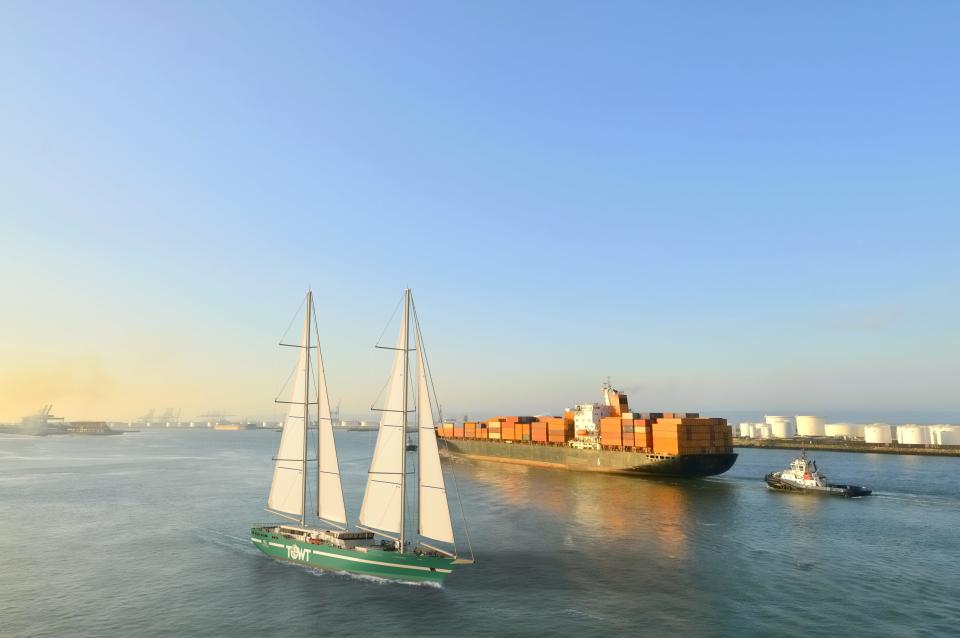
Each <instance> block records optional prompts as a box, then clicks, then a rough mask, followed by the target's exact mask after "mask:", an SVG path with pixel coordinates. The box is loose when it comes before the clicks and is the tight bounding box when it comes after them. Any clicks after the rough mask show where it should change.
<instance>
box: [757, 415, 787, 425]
mask: <svg viewBox="0 0 960 638" xmlns="http://www.w3.org/2000/svg"><path fill="white" fill-rule="evenodd" d="M763 422H764V423H766V424H767V425H773V424H774V423H780V422H787V423H793V417H792V416H775V415H769V414H768V415H767V416H765V417H763Z"/></svg>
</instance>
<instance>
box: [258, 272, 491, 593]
mask: <svg viewBox="0 0 960 638" xmlns="http://www.w3.org/2000/svg"><path fill="white" fill-rule="evenodd" d="M411 318H412V319H413V326H414V337H415V347H414V348H413V349H411V348H410V335H409V332H410V330H409V328H410V323H411ZM315 336H317V333H316V317H315V314H314V305H313V294H312V292H309V291H308V292H307V298H306V312H305V315H304V320H303V331H302V333H301V338H300V343H299V345H297V344H283V343H281V345H292V346H294V347H298V348H299V355H298V358H297V367H296V370H295V374H294V377H293V389H292V391H291V395H290V399H289V401H281V403H287V404H288V405H289V408H288V412H287V416H286V419H285V420H284V425H283V432H282V434H281V438H280V447H279V450H278V452H277V456H276V458H275V459H274V460H275V462H276V465H275V467H274V471H273V480H272V482H271V484H270V493H269V496H268V498H267V511H269V512H271V513H273V514H274V515H276V516H279V517H280V518H283V519H285V520H286V521H288V522H284V523H272V524H267V525H262V526H257V527H253V528H251V530H250V540H251V541H253V543H254V545H256V546H257V547H258V548H259V549H260V550H261V551H262V552H263V553H264V554H266V555H267V556H270V557H271V558H275V559H278V560H283V561H290V562H294V563H298V564H301V565H306V566H309V567H313V568H317V569H323V570H332V571H342V572H352V573H358V574H366V575H371V576H378V577H381V578H389V579H398V580H406V581H432V582H438V583H439V582H441V581H443V579H444V578H445V577H446V576H447V575H448V574H450V573H451V572H452V571H453V569H454V566H455V565H460V564H466V563H472V562H473V557H472V552H471V558H469V559H466V558H460V557H459V556H458V555H457V551H456V544H455V540H454V534H453V526H452V524H451V520H450V509H449V505H448V503H447V492H446V487H445V485H444V479H443V471H442V469H441V466H440V454H439V450H438V447H437V437H436V425H435V422H434V419H433V409H432V402H431V400H430V396H431V394H430V388H431V387H432V384H431V383H430V379H429V376H430V373H429V368H428V366H427V361H426V356H425V355H424V351H423V341H422V338H421V335H420V324H419V321H418V320H417V316H416V309H415V307H414V305H413V296H412V295H411V293H410V290H409V289H407V290H405V291H404V298H403V323H402V325H401V326H400V336H399V338H398V340H397V346H396V348H386V349H389V350H393V351H394V359H393V367H392V370H391V372H390V377H389V380H388V383H387V390H386V400H385V403H384V405H383V408H382V409H381V410H380V411H381V412H382V417H381V419H380V427H379V431H378V434H377V442H376V446H375V448H374V453H373V458H372V460H371V462H370V470H369V472H368V475H367V485H366V491H365V492H364V497H363V504H362V506H361V508H360V516H359V521H358V523H357V525H356V526H355V527H356V529H353V530H351V529H349V527H348V526H347V516H346V510H345V507H344V500H343V490H342V486H341V482H340V470H339V463H338V460H337V451H336V444H335V441H334V436H333V425H332V422H331V418H330V403H329V399H328V397H327V387H326V379H325V375H324V369H323V359H322V356H321V352H320V346H319V339H315V338H314V337H315ZM377 347H378V348H382V347H383V346H377ZM314 351H315V354H316V357H315V359H316V363H315V364H314V363H313V359H314V357H313V354H314ZM411 353H415V357H416V370H417V375H416V376H417V379H416V394H415V396H416V400H415V405H414V406H410V405H408V403H409V398H410V394H411V393H410V389H411V388H410V384H409V376H410V375H409V371H410V355H411ZM311 382H313V383H311ZM314 407H315V409H316V410H317V412H316V421H317V449H316V457H315V459H309V458H308V454H307V453H308V442H307V438H308V437H307V433H308V430H309V427H308V426H309V424H310V423H311V418H312V415H313V412H312V410H311V409H312V408H314ZM411 407H413V409H411ZM414 412H415V413H416V416H417V424H418V430H419V433H420V445H419V450H418V454H417V467H416V470H417V471H416V473H415V476H416V484H417V488H418V491H417V499H416V510H417V516H416V518H415V523H414V524H411V521H409V520H408V519H409V518H410V517H409V516H408V515H407V514H408V512H407V510H408V508H409V506H410V505H411V504H410V503H409V502H408V498H407V491H408V490H407V488H408V482H410V481H409V477H410V476H411V474H412V472H410V471H409V470H410V469H409V468H408V467H407V465H408V463H407V451H406V427H407V420H408V417H409V415H410V414H411V413H414ZM311 460H313V461H316V463H317V468H316V494H317V501H316V503H315V504H314V503H311V505H315V514H316V516H315V518H316V524H311V523H310V522H308V519H307V516H306V510H307V502H308V498H307V493H308V489H307V468H308V463H309V462H310V461H311ZM408 527H411V528H413V529H416V534H413V535H411V534H409V533H408V532H409V531H412V530H408V529H407V528H408ZM411 540H412V541H413V542H412V543H411ZM428 541H429V542H428Z"/></svg>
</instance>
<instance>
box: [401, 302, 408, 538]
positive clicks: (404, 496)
mask: <svg viewBox="0 0 960 638" xmlns="http://www.w3.org/2000/svg"><path fill="white" fill-rule="evenodd" d="M403 326H404V328H403V337H404V339H403V407H402V408H401V410H402V413H403V418H402V419H401V423H402V424H403V429H402V430H400V438H401V441H402V442H401V445H400V553H401V554H402V553H403V537H404V533H403V532H404V514H405V513H406V510H407V445H406V440H407V390H408V385H407V383H408V382H407V377H409V376H410V375H409V372H410V362H409V359H410V331H409V330H408V329H407V328H409V326H410V289H409V288H407V289H405V290H404V291H403Z"/></svg>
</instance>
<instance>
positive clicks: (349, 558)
mask: <svg viewBox="0 0 960 638" xmlns="http://www.w3.org/2000/svg"><path fill="white" fill-rule="evenodd" d="M251 540H252V539H251ZM268 545H270V546H271V547H279V548H280V549H286V548H287V547H289V546H288V545H280V544H278V543H268ZM294 547H300V546H299V545H295V546H294ZM301 549H306V548H301ZM309 551H310V553H312V554H319V555H320V556H327V557H329V558H339V559H340V560H347V561H353V562H355V563H366V564H368V565H383V566H384V567H399V568H400V569H414V570H418V571H422V572H428V571H430V568H429V567H423V566H422V565H399V564H397V563H385V562H383V561H379V560H369V559H367V558H357V557H356V556H343V555H342V554H331V553H330V552H321V551H320V550H319V549H312V548H311V549H310V550H309ZM303 562H306V563H309V562H310V561H309V559H308V560H306V561H303ZM435 571H437V572H440V573H441V574H449V573H451V572H452V571H453V570H452V569H440V568H439V567H438V568H436V570H435Z"/></svg>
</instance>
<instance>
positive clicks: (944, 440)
mask: <svg viewBox="0 0 960 638" xmlns="http://www.w3.org/2000/svg"><path fill="white" fill-rule="evenodd" d="M937 445H960V428H958V427H956V426H945V427H942V428H940V432H939V434H938V436H937Z"/></svg>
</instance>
